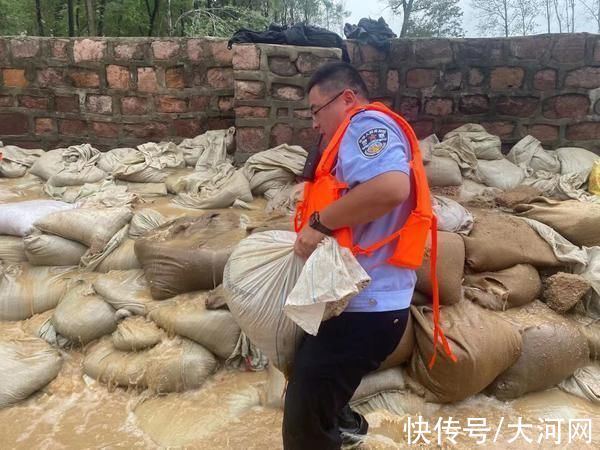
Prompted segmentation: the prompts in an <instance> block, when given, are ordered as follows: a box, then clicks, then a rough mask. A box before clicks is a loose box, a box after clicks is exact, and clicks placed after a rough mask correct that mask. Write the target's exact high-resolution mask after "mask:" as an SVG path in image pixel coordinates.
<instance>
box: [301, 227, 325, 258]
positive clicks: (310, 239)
mask: <svg viewBox="0 0 600 450" xmlns="http://www.w3.org/2000/svg"><path fill="white" fill-rule="evenodd" d="M324 237H325V235H324V234H323V233H321V232H320V231H317V230H315V229H314V228H312V227H310V226H308V225H306V226H305V227H304V228H302V229H301V230H300V233H298V236H297V237H296V243H295V244H294V252H295V253H296V255H298V256H301V257H302V258H305V259H308V257H309V256H310V255H311V254H312V252H314V251H315V249H316V248H317V245H319V242H321V241H322V240H323V238H324Z"/></svg>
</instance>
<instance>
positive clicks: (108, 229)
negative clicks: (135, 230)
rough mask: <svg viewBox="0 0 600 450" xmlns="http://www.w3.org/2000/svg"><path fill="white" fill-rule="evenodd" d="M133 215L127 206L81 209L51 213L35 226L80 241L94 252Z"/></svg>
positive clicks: (102, 246) (101, 247) (100, 248)
mask: <svg viewBox="0 0 600 450" xmlns="http://www.w3.org/2000/svg"><path fill="white" fill-rule="evenodd" d="M132 216H133V214H132V212H131V210H130V209H129V208H126V207H119V208H80V209H74V210H69V211H61V212H55V213H52V214H49V215H47V216H46V217H43V218H42V219H38V220H37V221H36V222H35V223H34V225H35V227H36V228H38V229H39V230H41V231H43V232H45V233H50V234H55V235H57V236H61V237H64V238H66V239H70V240H72V241H77V242H80V243H82V244H84V245H86V246H88V247H89V248H90V250H91V251H92V252H98V251H100V250H102V249H103V248H104V246H105V245H106V244H107V243H108V241H109V240H110V239H111V238H112V237H113V236H114V235H115V234H116V233H117V231H119V230H120V229H121V228H123V227H124V226H125V225H127V224H128V223H129V221H130V220H131V217H132Z"/></svg>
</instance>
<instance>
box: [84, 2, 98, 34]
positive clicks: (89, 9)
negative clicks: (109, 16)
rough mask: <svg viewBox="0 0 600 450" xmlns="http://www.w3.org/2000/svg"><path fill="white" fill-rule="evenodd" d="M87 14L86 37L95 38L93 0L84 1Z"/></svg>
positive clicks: (94, 8) (94, 6) (94, 7)
mask: <svg viewBox="0 0 600 450" xmlns="http://www.w3.org/2000/svg"><path fill="white" fill-rule="evenodd" d="M85 9H86V12H87V23H88V36H96V5H95V2H94V0H85Z"/></svg>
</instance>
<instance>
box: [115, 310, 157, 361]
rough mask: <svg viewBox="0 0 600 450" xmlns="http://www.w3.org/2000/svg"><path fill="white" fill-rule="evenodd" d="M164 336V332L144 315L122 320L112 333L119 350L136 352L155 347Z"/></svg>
mask: <svg viewBox="0 0 600 450" xmlns="http://www.w3.org/2000/svg"><path fill="white" fill-rule="evenodd" d="M163 337H164V333H163V332H162V331H161V330H160V329H159V328H158V327H157V326H156V324H155V323H154V322H152V321H150V320H146V319H145V318H144V317H128V318H126V319H125V320H123V321H121V322H120V323H119V325H118V326H117V329H116V330H115V331H114V332H113V334H112V342H113V345H114V346H115V348H116V349H117V350H120V351H122V352H136V351H139V350H145V349H147V348H150V347H154V346H155V345H156V344H158V343H159V342H160V341H161V340H162V339H163Z"/></svg>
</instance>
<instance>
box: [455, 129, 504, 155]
mask: <svg viewBox="0 0 600 450" xmlns="http://www.w3.org/2000/svg"><path fill="white" fill-rule="evenodd" d="M455 136H460V137H461V138H463V139H464V140H465V141H466V142H468V144H469V146H470V147H471V148H472V149H473V152H474V153H475V156H476V157H477V159H484V160H489V161H492V160H496V159H502V158H503V157H504V156H503V155H502V150H501V145H502V142H501V141H500V138H499V137H498V136H494V135H493V134H490V133H488V132H487V131H485V128H483V127H482V126H481V125H479V124H476V123H467V124H465V125H462V126H460V127H458V128H456V129H454V130H452V131H450V132H448V133H446V135H445V136H444V139H443V141H446V140H450V139H452V138H453V137H455Z"/></svg>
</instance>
